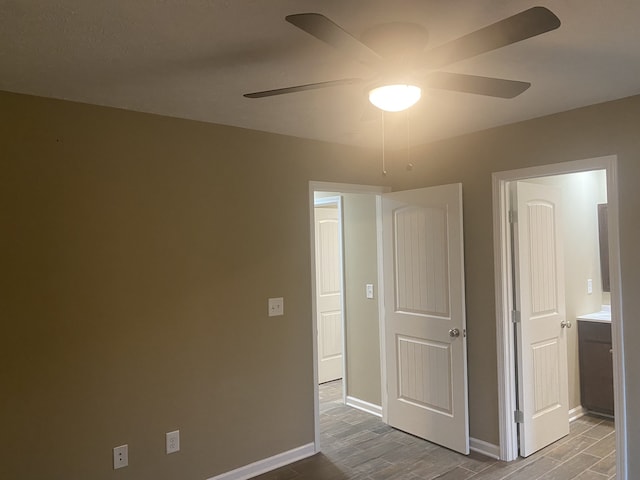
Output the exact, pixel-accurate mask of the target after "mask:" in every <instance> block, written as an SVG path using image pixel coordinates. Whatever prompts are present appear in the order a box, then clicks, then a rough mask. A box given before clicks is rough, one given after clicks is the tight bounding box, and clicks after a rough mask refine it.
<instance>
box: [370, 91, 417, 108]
mask: <svg viewBox="0 0 640 480" xmlns="http://www.w3.org/2000/svg"><path fill="white" fill-rule="evenodd" d="M421 95H422V91H421V90H420V87H416V86H415V85H383V86H382V87H378V88H374V89H373V90H371V91H370V92H369V101H370V102H371V103H373V104H374V105H375V106H376V107H378V108H379V109H381V110H384V111H386V112H401V111H402V110H406V109H407V108H409V107H411V106H413V105H415V103H416V102H417V101H418V100H420V96H421Z"/></svg>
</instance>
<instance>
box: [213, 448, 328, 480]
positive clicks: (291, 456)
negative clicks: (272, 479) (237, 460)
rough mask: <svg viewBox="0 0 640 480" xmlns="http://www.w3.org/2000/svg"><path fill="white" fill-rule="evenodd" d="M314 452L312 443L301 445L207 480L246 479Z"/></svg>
mask: <svg viewBox="0 0 640 480" xmlns="http://www.w3.org/2000/svg"><path fill="white" fill-rule="evenodd" d="M315 453H316V447H315V445H314V444H313V443H308V444H306V445H302V446H301V447H298V448H294V449H293V450H289V451H287V452H282V453H279V454H277V455H274V456H273V457H269V458H265V459H264V460H258V461H257V462H253V463H250V464H249V465H245V466H244V467H240V468H236V469H235V470H231V471H230V472H226V473H221V474H220V475H216V476H215V477H211V478H209V479H207V480H247V479H249V478H253V477H255V476H257V475H261V474H263V473H266V472H270V471H271V470H275V469H276V468H280V467H284V466H285V465H289V464H290V463H293V462H297V461H298V460H302V459H303V458H307V457H310V456H311V455H314V454H315Z"/></svg>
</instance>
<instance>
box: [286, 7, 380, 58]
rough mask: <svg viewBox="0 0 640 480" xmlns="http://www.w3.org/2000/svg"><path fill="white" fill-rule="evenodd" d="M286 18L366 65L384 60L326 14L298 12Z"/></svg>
mask: <svg viewBox="0 0 640 480" xmlns="http://www.w3.org/2000/svg"><path fill="white" fill-rule="evenodd" d="M285 20H286V21H287V22H289V23H291V24H292V25H295V26H296V27H298V28H299V29H301V30H304V31H305V32H307V33H308V34H309V35H312V36H314V37H316V38H317V39H318V40H322V41H323V42H325V43H328V44H329V45H331V46H332V47H335V48H337V49H338V50H340V51H342V52H343V53H345V54H347V55H349V56H351V57H353V58H355V59H356V60H358V61H360V62H361V63H364V64H365V65H372V66H375V65H377V64H379V63H380V62H381V61H382V57H381V56H380V55H378V54H377V53H376V52H375V51H373V50H371V49H370V48H369V47H367V46H366V45H365V44H364V43H362V42H361V41H360V40H358V39H357V38H355V37H354V36H352V35H351V34H350V33H348V32H347V31H345V30H343V29H342V28H341V27H340V26H339V25H337V24H336V23H334V22H332V21H331V20H329V19H328V18H327V17H325V16H324V15H321V14H319V13H296V14H294V15H287V16H286V17H285Z"/></svg>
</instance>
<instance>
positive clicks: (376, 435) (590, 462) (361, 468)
mask: <svg viewBox="0 0 640 480" xmlns="http://www.w3.org/2000/svg"><path fill="white" fill-rule="evenodd" d="M341 389H342V384H341V381H336V382H330V383H327V384H324V385H321V386H320V429H321V440H320V441H321V449H322V453H319V454H317V455H314V456H313V457H309V458H307V459H304V460H301V461H299V462H296V463H293V464H291V465H287V466H285V467H282V468H279V469H277V470H274V471H272V472H269V473H266V474H264V475H260V476H258V477H256V479H257V480H347V479H348V480H387V479H389V480H391V479H392V480H418V479H421V480H434V479H438V480H611V479H615V433H614V426H613V421H611V420H608V419H603V418H599V417H595V416H584V417H582V418H580V419H578V420H575V421H574V422H572V423H571V433H570V434H569V435H568V436H567V437H565V438H563V439H561V440H560V441H558V442H556V443H554V444H553V445H550V446H549V447H547V448H545V449H543V450H541V451H539V452H537V453H535V454H534V455H531V456H530V457H528V458H520V459H518V460H516V461H514V462H509V463H505V462H499V461H497V460H493V459H491V458H488V457H485V456H483V455H479V454H477V453H474V452H472V453H471V454H470V455H468V456H465V455H461V454H458V453H456V452H452V451H451V450H447V449H445V448H442V447H439V446H438V445H434V444H432V443H429V442H426V441H424V440H421V439H418V438H416V437H413V436H412V435H409V434H406V433H403V432H401V431H398V430H395V429H393V428H391V427H389V426H388V425H385V424H384V423H382V421H381V420H380V419H379V418H378V417H375V416H373V415H370V414H368V413H365V412H361V411H360V410H357V409H354V408H351V407H347V406H345V405H344V404H343V403H342V392H341Z"/></svg>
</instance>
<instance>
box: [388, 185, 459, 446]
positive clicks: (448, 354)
mask: <svg viewBox="0 0 640 480" xmlns="http://www.w3.org/2000/svg"><path fill="white" fill-rule="evenodd" d="M382 203H383V268H384V319H385V355H386V361H385V363H386V375H387V412H386V413H387V421H388V423H389V425H391V426H392V427H395V428H398V429H400V430H404V431H406V432H409V433H411V434H413V435H416V436H419V437H422V438H424V439H426V440H429V441H431V442H434V443H438V444H440V445H443V446H445V447H447V448H450V449H452V450H456V451H458V452H461V453H464V454H467V453H469V420H468V408H467V348H466V331H465V326H466V325H465V300H464V268H463V238H462V185H461V184H453V185H443V186H438V187H431V188H424V189H419V190H409V191H403V192H396V193H392V194H387V195H383V198H382Z"/></svg>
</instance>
